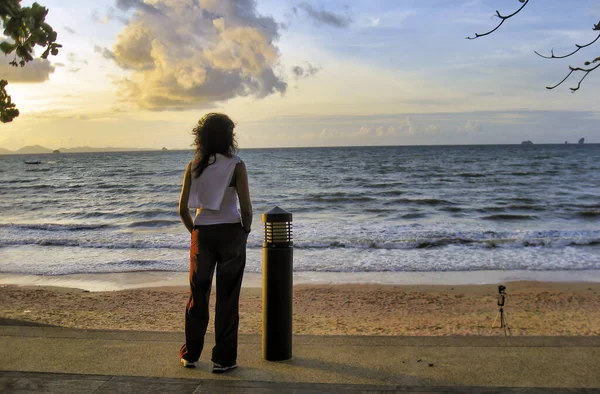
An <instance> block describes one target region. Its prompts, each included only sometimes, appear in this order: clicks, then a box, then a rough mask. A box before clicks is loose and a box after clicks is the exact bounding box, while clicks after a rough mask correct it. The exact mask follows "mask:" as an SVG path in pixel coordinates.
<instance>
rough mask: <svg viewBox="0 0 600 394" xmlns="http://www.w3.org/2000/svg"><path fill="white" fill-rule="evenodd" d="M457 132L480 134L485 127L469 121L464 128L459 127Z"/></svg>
mask: <svg viewBox="0 0 600 394" xmlns="http://www.w3.org/2000/svg"><path fill="white" fill-rule="evenodd" d="M456 130H457V131H459V132H464V133H479V132H481V131H482V130H483V126H482V125H481V124H480V123H479V122H475V121H473V120H468V121H467V123H466V124H465V125H464V126H458V127H457V128H456Z"/></svg>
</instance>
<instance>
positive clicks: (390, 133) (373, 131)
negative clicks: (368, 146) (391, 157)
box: [358, 126, 396, 137]
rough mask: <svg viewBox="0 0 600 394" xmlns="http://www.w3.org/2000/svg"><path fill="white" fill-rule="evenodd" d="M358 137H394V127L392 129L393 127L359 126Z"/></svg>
mask: <svg viewBox="0 0 600 394" xmlns="http://www.w3.org/2000/svg"><path fill="white" fill-rule="evenodd" d="M358 136H359V137H366V136H372V137H394V136H396V127H394V126H374V127H367V126H361V128H360V130H359V131H358Z"/></svg>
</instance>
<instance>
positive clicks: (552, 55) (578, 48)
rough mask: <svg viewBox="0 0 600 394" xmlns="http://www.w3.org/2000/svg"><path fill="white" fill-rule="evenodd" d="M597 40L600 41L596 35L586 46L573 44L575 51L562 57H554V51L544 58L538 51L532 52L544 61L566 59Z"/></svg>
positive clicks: (599, 35) (599, 36)
mask: <svg viewBox="0 0 600 394" xmlns="http://www.w3.org/2000/svg"><path fill="white" fill-rule="evenodd" d="M598 39H600V34H598V37H596V39H595V40H594V41H592V42H590V43H587V44H585V45H579V44H575V46H576V47H577V49H575V50H574V51H573V52H571V53H568V54H566V55H563V56H556V55H555V54H554V49H553V50H551V51H550V56H545V55H542V54H541V53H539V52H538V51H533V52H534V53H535V54H536V55H538V56H540V57H543V58H544V59H564V58H566V57H569V56H571V55H574V54H576V53H577V52H579V50H580V49H582V48H586V47H589V46H590V45H592V44H593V43H595V42H596V41H598Z"/></svg>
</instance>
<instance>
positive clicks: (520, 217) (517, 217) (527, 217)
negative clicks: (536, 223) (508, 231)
mask: <svg viewBox="0 0 600 394" xmlns="http://www.w3.org/2000/svg"><path fill="white" fill-rule="evenodd" d="M537 218H538V217H537V216H535V215H516V214H509V213H504V214H498V215H489V216H483V217H482V219H484V220H535V219H537Z"/></svg>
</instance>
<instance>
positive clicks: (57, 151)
mask: <svg viewBox="0 0 600 394" xmlns="http://www.w3.org/2000/svg"><path fill="white" fill-rule="evenodd" d="M52 153H60V151H59V150H58V149H57V150H54V151H52Z"/></svg>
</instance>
